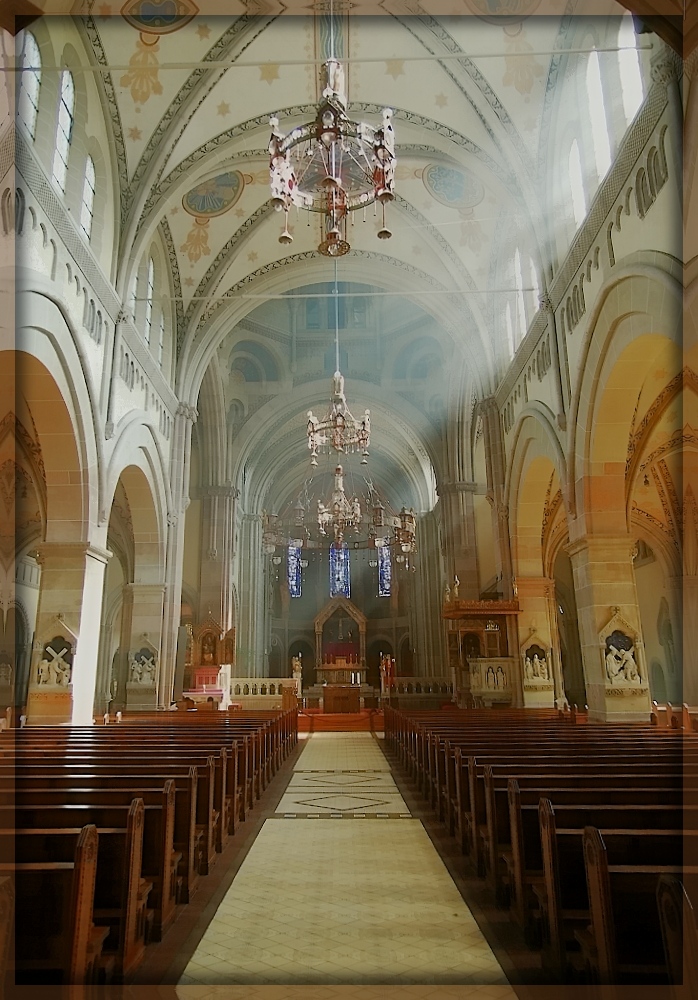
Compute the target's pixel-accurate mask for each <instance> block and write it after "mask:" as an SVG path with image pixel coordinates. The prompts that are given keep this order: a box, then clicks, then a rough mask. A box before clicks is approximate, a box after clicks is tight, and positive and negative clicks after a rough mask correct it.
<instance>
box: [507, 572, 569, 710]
mask: <svg viewBox="0 0 698 1000" xmlns="http://www.w3.org/2000/svg"><path fill="white" fill-rule="evenodd" d="M550 584H551V581H550V580H547V579H546V578H545V577H542V576H541V577H536V576H517V577H516V591H517V597H518V601H519V607H520V608H521V614H520V615H519V616H518V621H517V625H518V633H519V635H518V644H517V648H516V649H515V650H511V652H512V655H513V656H514V657H515V659H516V661H517V670H518V672H519V673H520V674H521V676H522V686H523V700H524V705H529V706H531V707H535V708H552V707H553V705H554V704H555V701H556V698H557V697H559V686H558V685H556V684H555V680H554V670H553V664H552V662H551V660H552V647H553V641H552V633H551V629H550V618H549V614H548V593H549V589H550ZM527 643H530V644H532V645H540V646H541V648H543V649H544V650H545V651H546V653H548V654H550V655H549V656H548V662H547V669H548V674H549V676H548V677H547V678H544V679H538V678H537V679H535V681H533V682H532V681H531V680H530V679H528V689H527V678H526V676H525V675H524V674H523V673H522V671H523V663H522V658H521V648H522V646H524V645H525V644H527ZM556 687H558V690H556Z"/></svg>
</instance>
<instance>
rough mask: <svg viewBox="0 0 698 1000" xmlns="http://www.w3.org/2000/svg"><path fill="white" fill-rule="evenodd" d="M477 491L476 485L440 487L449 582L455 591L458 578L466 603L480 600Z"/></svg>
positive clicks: (462, 484) (460, 590)
mask: <svg viewBox="0 0 698 1000" xmlns="http://www.w3.org/2000/svg"><path fill="white" fill-rule="evenodd" d="M476 488H477V485H476V483H469V482H449V483H441V484H440V485H439V486H438V487H437V492H438V494H439V496H440V497H441V525H442V528H441V531H442V541H443V545H444V565H445V568H446V579H447V581H448V584H449V586H451V587H453V582H454V578H455V577H456V576H457V577H458V580H459V596H460V597H461V599H463V600H466V601H477V600H478V598H479V597H480V583H479V578H478V568H477V540H476V537H475V512H474V504H473V494H474V492H475V490H476Z"/></svg>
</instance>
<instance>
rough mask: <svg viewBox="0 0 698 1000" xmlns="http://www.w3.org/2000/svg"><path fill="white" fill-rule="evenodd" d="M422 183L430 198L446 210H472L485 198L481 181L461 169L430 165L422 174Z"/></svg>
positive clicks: (435, 164) (440, 164) (438, 164)
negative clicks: (444, 206)
mask: <svg viewBox="0 0 698 1000" xmlns="http://www.w3.org/2000/svg"><path fill="white" fill-rule="evenodd" d="M422 181H423V182H424V187H425V188H426V189H427V191H428V192H429V194H430V195H431V196H432V198H433V199H434V200H435V201H438V202H439V203H440V204H442V205H446V207H447V208H455V209H460V210H462V209H469V208H473V207H474V206H475V205H479V204H480V202H481V201H482V199H483V198H484V197H485V187H484V185H483V183H482V181H480V179H479V178H478V177H476V176H475V174H473V173H471V171H470V170H464V169H463V168H462V167H447V166H446V165H445V164H443V163H430V164H429V165H428V166H426V167H425V168H424V171H423V172H422Z"/></svg>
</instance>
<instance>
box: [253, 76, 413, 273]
mask: <svg viewBox="0 0 698 1000" xmlns="http://www.w3.org/2000/svg"><path fill="white" fill-rule="evenodd" d="M322 83H323V91H322V97H323V100H322V102H321V103H320V105H319V106H318V109H317V114H316V116H315V120H314V121H312V122H307V123H306V124H305V125H299V126H298V127H297V128H294V129H293V130H292V131H291V132H289V133H288V135H284V134H283V133H282V132H281V131H280V130H279V119H278V118H276V117H273V118H270V119H269V124H270V126H271V138H270V140H269V175H270V185H271V203H272V205H273V207H274V208H275V210H276V211H278V212H283V213H284V228H283V232H282V233H281V235H280V236H279V243H291V242H292V241H293V236H292V235H291V233H290V232H289V229H288V213H289V209H290V208H291V205H295V206H296V207H297V208H305V209H306V210H308V211H310V212H317V213H319V214H320V215H321V216H322V239H321V241H320V243H319V245H318V251H319V252H320V253H321V254H323V255H324V256H325V257H341V256H343V255H344V254H345V253H348V252H349V250H350V249H351V246H350V244H349V241H348V239H347V221H348V219H349V217H350V213H352V212H355V211H356V210H357V209H361V208H363V209H365V208H366V207H367V206H368V205H372V204H374V203H375V202H378V203H379V204H380V206H381V210H382V226H381V229H380V230H379V231H378V238H379V239H382V240H385V239H389V238H390V236H391V235H392V233H391V232H390V230H389V229H388V228H387V227H386V224H385V206H386V205H387V204H388V202H391V201H392V200H393V199H394V197H395V194H394V182H395V133H394V131H393V126H392V115H393V112H392V111H391V110H390V108H384V110H383V121H382V124H381V125H380V126H379V127H378V128H374V127H373V126H371V125H366V124H365V123H363V122H354V121H352V120H351V119H350V118H349V117H348V116H347V95H346V88H345V82H344V68H343V67H342V65H341V63H340V62H339V61H338V60H337V59H335V58H333V57H331V58H330V59H328V60H327V62H326V63H325V64H324V66H323V67H322Z"/></svg>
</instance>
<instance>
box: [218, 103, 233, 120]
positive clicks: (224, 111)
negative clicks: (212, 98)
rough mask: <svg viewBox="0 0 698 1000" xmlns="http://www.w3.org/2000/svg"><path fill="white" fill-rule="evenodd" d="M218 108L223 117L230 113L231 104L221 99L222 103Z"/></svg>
mask: <svg viewBox="0 0 698 1000" xmlns="http://www.w3.org/2000/svg"><path fill="white" fill-rule="evenodd" d="M217 110H218V114H219V115H220V116H221V118H224V117H225V115H229V114H230V105H229V104H228V103H227V102H226V101H221V103H220V104H219V105H218V108H217Z"/></svg>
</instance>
